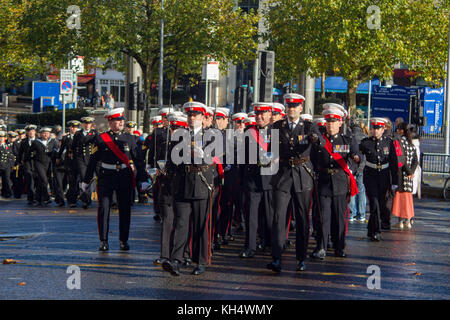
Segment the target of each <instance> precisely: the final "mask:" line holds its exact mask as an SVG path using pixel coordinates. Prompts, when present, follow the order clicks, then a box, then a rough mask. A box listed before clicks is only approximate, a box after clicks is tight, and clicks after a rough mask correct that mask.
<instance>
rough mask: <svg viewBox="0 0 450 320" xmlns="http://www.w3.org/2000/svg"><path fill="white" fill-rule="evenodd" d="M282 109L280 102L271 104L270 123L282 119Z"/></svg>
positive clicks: (283, 108)
mask: <svg viewBox="0 0 450 320" xmlns="http://www.w3.org/2000/svg"><path fill="white" fill-rule="evenodd" d="M284 111H285V107H284V106H283V105H282V104H281V103H278V102H274V103H273V104H272V124H273V123H275V122H277V121H279V120H282V119H283V114H284Z"/></svg>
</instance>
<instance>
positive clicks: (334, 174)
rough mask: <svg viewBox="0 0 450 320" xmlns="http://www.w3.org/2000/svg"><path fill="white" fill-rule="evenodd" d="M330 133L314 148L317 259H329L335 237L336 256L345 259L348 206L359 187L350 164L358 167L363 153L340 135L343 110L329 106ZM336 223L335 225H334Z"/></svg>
mask: <svg viewBox="0 0 450 320" xmlns="http://www.w3.org/2000/svg"><path fill="white" fill-rule="evenodd" d="M322 114H323V116H324V118H325V120H326V122H327V124H326V131H327V133H326V134H325V135H323V136H319V140H318V143H317V144H315V145H314V146H313V152H312V156H313V158H314V159H315V165H316V168H315V171H316V172H317V173H318V191H319V201H320V208H321V214H322V216H321V219H320V225H321V228H320V229H319V233H318V238H317V246H316V249H315V251H314V252H313V253H312V255H311V256H312V257H313V258H317V259H321V260H323V259H325V256H326V249H327V244H328V235H329V233H330V230H331V231H332V233H331V239H332V241H333V248H334V250H335V256H337V257H345V256H346V253H345V251H344V249H345V232H346V226H347V221H348V216H347V214H346V213H347V204H348V200H349V199H350V198H349V197H348V196H349V194H350V195H351V196H353V195H355V194H357V193H358V188H357V183H356V181H355V178H354V176H353V174H352V172H351V168H349V165H348V163H352V161H354V163H358V162H359V161H360V153H359V150H358V146H357V144H356V142H355V140H353V139H352V138H351V137H348V136H346V135H344V134H341V133H339V130H340V127H341V126H342V123H343V119H344V116H345V114H344V112H343V111H342V109H341V108H340V107H334V106H329V107H328V108H326V109H325V110H324V111H323V113H322ZM332 221H333V222H332Z"/></svg>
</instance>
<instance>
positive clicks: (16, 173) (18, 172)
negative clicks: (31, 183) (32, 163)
mask: <svg viewBox="0 0 450 320" xmlns="http://www.w3.org/2000/svg"><path fill="white" fill-rule="evenodd" d="M16 133H17V139H16V140H15V141H14V142H13V144H12V146H11V151H12V154H13V156H14V163H13V168H12V171H11V181H12V191H13V194H14V198H16V199H20V197H21V196H22V192H23V167H22V165H21V164H20V159H19V150H20V144H21V142H22V139H24V138H25V137H24V136H23V137H22V135H25V130H24V129H20V130H16ZM22 133H23V134H22Z"/></svg>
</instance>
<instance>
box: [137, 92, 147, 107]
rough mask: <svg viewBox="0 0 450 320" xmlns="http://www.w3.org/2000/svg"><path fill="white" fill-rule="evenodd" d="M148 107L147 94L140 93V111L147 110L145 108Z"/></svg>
mask: <svg viewBox="0 0 450 320" xmlns="http://www.w3.org/2000/svg"><path fill="white" fill-rule="evenodd" d="M146 105H147V95H146V94H145V92H142V91H141V92H139V94H138V110H140V111H142V110H145V107H146Z"/></svg>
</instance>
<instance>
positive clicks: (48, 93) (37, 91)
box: [32, 81, 75, 112]
mask: <svg viewBox="0 0 450 320" xmlns="http://www.w3.org/2000/svg"><path fill="white" fill-rule="evenodd" d="M32 91H33V92H32V99H33V112H42V111H44V106H47V105H50V103H51V100H50V98H51V97H53V105H55V106H58V110H62V102H61V101H59V95H60V83H59V82H41V81H33V87H32ZM41 97H44V99H43V104H44V105H41ZM74 108H75V103H70V104H66V109H74Z"/></svg>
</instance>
